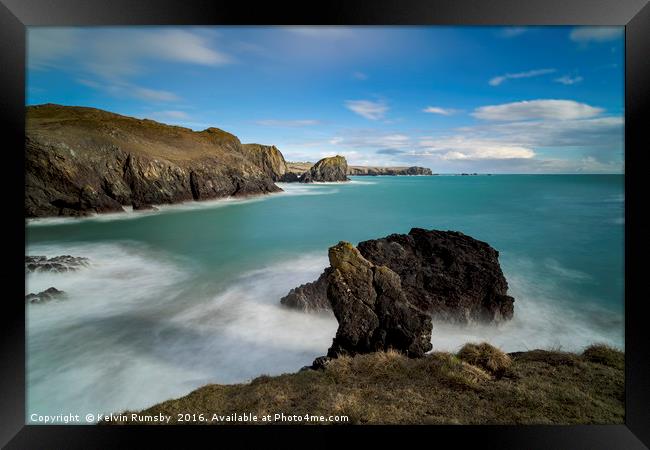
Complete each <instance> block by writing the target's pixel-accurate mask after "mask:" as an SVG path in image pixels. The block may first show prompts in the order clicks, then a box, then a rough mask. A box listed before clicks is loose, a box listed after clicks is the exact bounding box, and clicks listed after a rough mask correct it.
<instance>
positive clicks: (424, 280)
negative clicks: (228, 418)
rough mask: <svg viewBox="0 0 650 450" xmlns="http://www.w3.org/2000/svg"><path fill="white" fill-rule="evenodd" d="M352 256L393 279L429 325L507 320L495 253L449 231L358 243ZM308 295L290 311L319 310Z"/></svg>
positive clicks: (508, 308) (507, 301)
mask: <svg viewBox="0 0 650 450" xmlns="http://www.w3.org/2000/svg"><path fill="white" fill-rule="evenodd" d="M358 250H359V252H360V253H361V255H362V256H363V257H364V258H365V259H367V260H368V261H369V262H370V263H372V264H374V265H377V266H386V267H388V268H389V269H391V271H393V272H394V273H396V274H397V275H398V276H399V278H400V281H401V286H402V289H403V291H404V294H405V295H406V297H407V299H408V300H409V302H410V303H411V304H413V305H414V306H416V307H417V308H419V309H420V310H422V311H425V312H427V313H428V314H430V315H431V316H432V317H434V318H435V319H438V320H444V321H449V322H457V323H468V322H500V321H504V320H508V319H511V318H512V315H513V311H514V299H513V298H512V297H511V296H509V295H507V291H508V283H507V281H506V279H505V277H504V275H503V272H502V271H501V267H500V265H499V259H498V258H499V252H497V251H496V250H495V249H493V248H492V247H490V246H489V245H488V244H487V243H485V242H482V241H478V240H476V239H474V238H472V237H470V236H466V235H464V234H463V233H459V232H454V231H436V230H432V231H427V230H423V229H420V228H413V229H412V230H411V231H410V232H409V234H392V235H390V236H388V237H385V238H382V239H375V240H369V241H364V242H361V243H359V245H358ZM322 277H323V276H322V275H321V278H322ZM319 280H321V279H320V278H319ZM327 280H328V282H329V280H330V278H327ZM322 289H323V287H322V286H319V291H318V292H320V290H322ZM311 292H312V291H302V293H303V294H305V295H303V296H302V297H301V302H300V303H299V304H296V306H298V307H300V308H302V309H304V310H310V309H311V308H310V303H311V302H312V301H313V302H314V303H315V304H317V305H319V306H318V307H321V306H322V299H321V298H319V297H317V296H316V297H311V296H310V295H307V294H311ZM292 306H293V305H292Z"/></svg>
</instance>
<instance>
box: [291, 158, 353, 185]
mask: <svg viewBox="0 0 650 450" xmlns="http://www.w3.org/2000/svg"><path fill="white" fill-rule="evenodd" d="M347 173H348V162H347V161H346V160H345V158H344V157H343V156H339V155H337V156H332V157H329V158H323V159H321V160H320V161H318V162H317V163H316V164H314V165H313V166H312V167H311V168H310V169H309V170H308V171H307V172H305V173H304V174H303V175H302V176H301V177H300V178H299V180H298V181H300V182H301V183H313V182H335V181H349V178H348V177H347Z"/></svg>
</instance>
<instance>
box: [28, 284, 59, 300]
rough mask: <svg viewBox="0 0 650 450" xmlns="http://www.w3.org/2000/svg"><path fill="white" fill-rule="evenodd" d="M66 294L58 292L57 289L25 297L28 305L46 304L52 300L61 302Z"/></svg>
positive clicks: (52, 288) (53, 288) (49, 289)
mask: <svg viewBox="0 0 650 450" xmlns="http://www.w3.org/2000/svg"><path fill="white" fill-rule="evenodd" d="M65 296H66V295H65V292H63V291H60V290H58V289H57V288H55V287H51V288H48V289H46V290H44V291H41V292H39V293H38V294H27V295H26V296H25V302H26V303H45V302H49V301H52V300H61V299H64V298H65Z"/></svg>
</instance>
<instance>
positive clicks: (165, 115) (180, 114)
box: [149, 110, 190, 120]
mask: <svg viewBox="0 0 650 450" xmlns="http://www.w3.org/2000/svg"><path fill="white" fill-rule="evenodd" d="M149 115H150V116H151V117H152V118H154V119H161V120H166V119H171V120H189V119H190V115H189V114H187V113H186V112H185V111H177V110H167V111H154V112H152V113H149Z"/></svg>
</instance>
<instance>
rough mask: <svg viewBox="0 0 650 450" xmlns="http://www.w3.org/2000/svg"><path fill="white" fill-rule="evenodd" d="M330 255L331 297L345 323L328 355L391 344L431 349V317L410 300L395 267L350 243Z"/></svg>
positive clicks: (407, 349)
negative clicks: (367, 256)
mask: <svg viewBox="0 0 650 450" xmlns="http://www.w3.org/2000/svg"><path fill="white" fill-rule="evenodd" d="M329 260H330V265H331V270H330V271H329V274H328V275H327V279H328V286H327V298H328V299H329V301H330V304H331V306H332V311H333V312H334V315H335V317H336V319H337V320H338V322H339V327H338V330H337V331H336V336H335V337H334V340H333V342H332V346H331V347H330V349H329V350H328V352H327V356H328V357H330V358H336V357H338V356H341V355H355V354H358V353H370V352H375V351H380V350H388V349H395V350H398V351H400V352H402V353H404V354H406V355H408V356H411V357H419V356H422V355H424V354H425V353H426V352H427V351H429V350H431V317H430V316H429V315H428V314H426V313H424V312H423V311H421V310H419V309H418V308H417V307H415V306H414V305H413V304H411V303H410V302H409V300H408V298H407V297H406V295H405V294H404V291H403V290H402V286H401V282H400V279H399V276H398V275H397V274H396V273H395V272H393V271H392V270H391V269H389V268H388V267H386V266H376V265H374V264H373V263H371V262H370V261H368V260H367V259H365V258H364V257H363V256H362V255H361V253H360V252H359V251H358V250H357V249H356V248H355V247H354V246H353V245H352V244H350V243H348V242H340V243H339V244H337V245H335V246H334V247H331V248H330V250H329Z"/></svg>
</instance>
